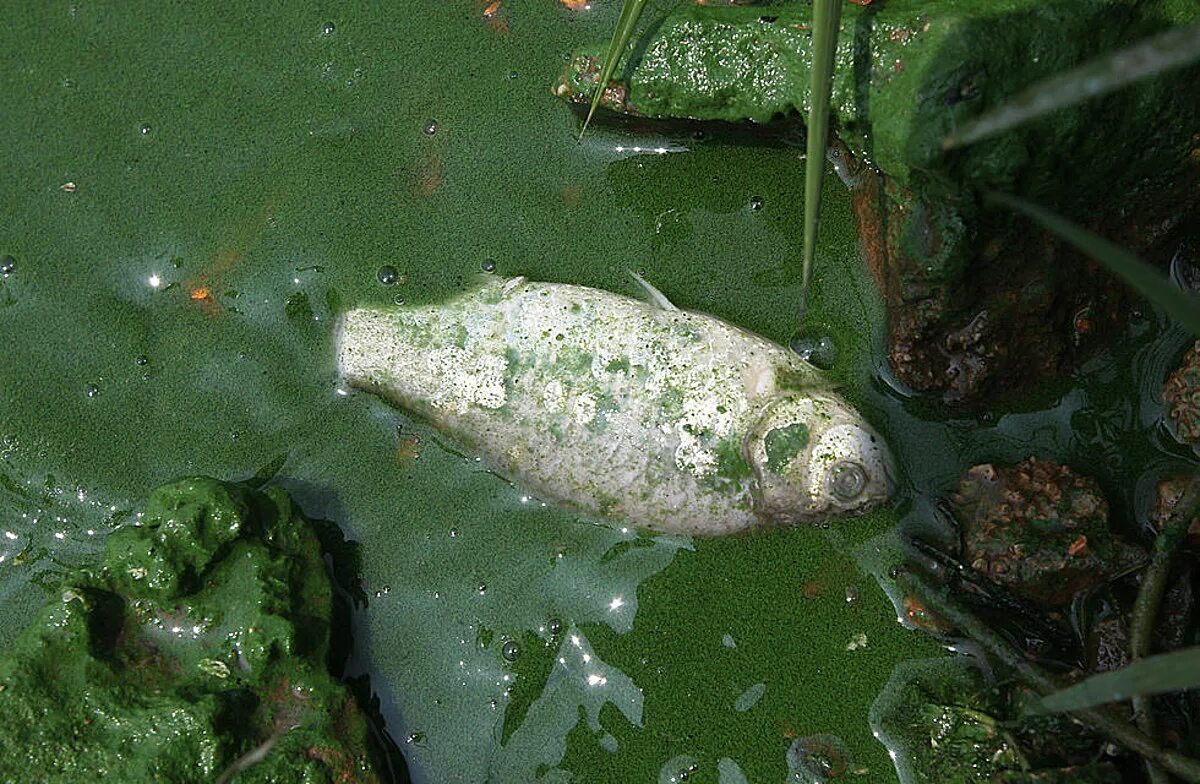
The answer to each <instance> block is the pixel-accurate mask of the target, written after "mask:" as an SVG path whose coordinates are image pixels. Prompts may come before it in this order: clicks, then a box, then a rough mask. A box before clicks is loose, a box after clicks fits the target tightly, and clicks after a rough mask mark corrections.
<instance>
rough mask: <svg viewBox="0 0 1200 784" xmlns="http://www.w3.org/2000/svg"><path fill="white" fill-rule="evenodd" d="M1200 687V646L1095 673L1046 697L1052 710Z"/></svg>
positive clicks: (1045, 702) (1046, 706) (1046, 707)
mask: <svg viewBox="0 0 1200 784" xmlns="http://www.w3.org/2000/svg"><path fill="white" fill-rule="evenodd" d="M1195 688H1200V646H1197V647H1192V648H1184V649H1183V650H1180V651H1174V652H1172V653H1164V654H1161V655H1159V656H1150V657H1148V658H1145V659H1139V660H1138V661H1135V662H1134V663H1132V664H1130V665H1129V666H1127V667H1122V668H1121V669H1119V670H1113V671H1112V672H1102V673H1100V674H1099V675H1093V676H1092V677H1090V678H1088V679H1087V680H1085V681H1081V682H1079V683H1077V684H1075V685H1074V686H1071V687H1069V688H1066V689H1063V690H1062V691H1056V692H1054V693H1053V694H1049V695H1047V696H1045V697H1043V698H1042V704H1041V707H1042V709H1043V710H1046V711H1048V712H1055V713H1056V712H1059V711H1073V710H1079V709H1081V708H1092V707H1095V706H1097V705H1104V704H1105V703H1108V702H1117V701H1119V700H1127V699H1129V698H1130V697H1133V696H1150V695H1153V694H1162V693H1164V692H1171V691H1184V690H1186V689H1195Z"/></svg>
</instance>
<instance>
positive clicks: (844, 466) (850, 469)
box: [829, 460, 867, 501]
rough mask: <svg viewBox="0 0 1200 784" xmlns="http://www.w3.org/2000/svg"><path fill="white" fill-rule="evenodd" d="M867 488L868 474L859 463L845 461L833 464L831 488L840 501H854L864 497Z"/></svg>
mask: <svg viewBox="0 0 1200 784" xmlns="http://www.w3.org/2000/svg"><path fill="white" fill-rule="evenodd" d="M866 486H867V472H866V471H864V470H863V467H862V466H860V465H859V464H858V463H852V462H850V461H848V460H843V461H840V462H837V463H834V464H833V470H832V471H830V473H829V488H830V490H832V491H833V494H834V496H835V497H836V498H837V499H838V500H839V501H852V500H854V499H855V498H858V497H859V496H860V495H862V492H863V490H864V489H866Z"/></svg>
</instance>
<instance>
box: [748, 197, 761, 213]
mask: <svg viewBox="0 0 1200 784" xmlns="http://www.w3.org/2000/svg"><path fill="white" fill-rule="evenodd" d="M762 208H763V200H762V197H761V196H752V197H751V198H750V209H752V210H754V211H755V212H758V211H759V210H761V209H762Z"/></svg>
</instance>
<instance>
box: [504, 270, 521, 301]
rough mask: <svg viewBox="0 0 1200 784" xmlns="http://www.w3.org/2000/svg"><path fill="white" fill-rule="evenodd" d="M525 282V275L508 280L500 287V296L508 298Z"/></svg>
mask: <svg viewBox="0 0 1200 784" xmlns="http://www.w3.org/2000/svg"><path fill="white" fill-rule="evenodd" d="M525 281H526V278H525V276H524V275H518V276H517V277H515V278H509V279H508V280H506V281H504V285H503V286H501V287H500V296H502V297H507V296H508V295H509V294H512V293H513V289H515V288H517V287H519V286H520V285H521V284H523V283H524V282H525Z"/></svg>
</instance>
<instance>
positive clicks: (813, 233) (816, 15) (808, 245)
mask: <svg viewBox="0 0 1200 784" xmlns="http://www.w3.org/2000/svg"><path fill="white" fill-rule="evenodd" d="M841 18H842V0H815V2H814V3H813V64H812V72H811V74H810V77H809V78H810V90H809V94H810V100H811V103H810V104H809V107H808V146H807V150H806V152H807V157H806V159H805V164H804V166H805V171H804V268H803V272H802V273H801V281H800V317H801V318H803V317H804V312H805V311H806V310H807V309H808V281H809V278H810V277H811V275H812V265H813V257H814V256H815V255H816V249H817V229H818V227H819V224H820V221H819V217H820V212H821V180H822V179H823V178H824V174H825V149H826V147H828V145H829V102H830V97H831V95H832V93H833V58H834V55H835V54H836V53H837V41H838V26H839V25H840V23H841Z"/></svg>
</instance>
